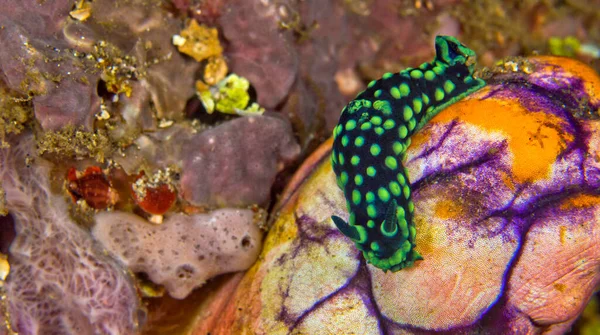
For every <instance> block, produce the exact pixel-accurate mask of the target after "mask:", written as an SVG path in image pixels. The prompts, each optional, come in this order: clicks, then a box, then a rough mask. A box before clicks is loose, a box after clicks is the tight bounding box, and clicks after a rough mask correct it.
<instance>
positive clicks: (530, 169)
mask: <svg viewBox="0 0 600 335" xmlns="http://www.w3.org/2000/svg"><path fill="white" fill-rule="evenodd" d="M454 119H459V120H460V121H462V122H465V123H467V124H471V125H474V126H478V127H480V128H483V129H484V130H486V131H488V132H501V133H502V134H504V135H505V136H506V138H507V143H508V147H509V150H510V152H511V153H512V155H513V159H512V174H513V176H514V178H515V179H516V180H517V181H518V182H531V181H535V180H538V179H543V178H546V177H548V175H549V173H550V168H551V166H552V164H553V163H554V162H555V161H556V157H557V156H558V155H559V154H560V152H561V151H562V150H563V149H564V148H565V147H566V145H567V143H568V142H571V141H573V136H572V135H571V134H568V133H564V132H561V131H560V130H561V129H562V128H563V126H564V121H563V120H562V119H561V118H559V117H557V116H554V115H552V114H548V113H544V112H541V111H540V112H532V111H530V110H528V109H527V108H525V107H524V106H523V105H521V104H520V103H519V101H518V100H517V99H496V98H490V99H486V100H479V99H468V100H463V101H460V102H458V103H456V104H454V105H451V106H450V107H449V108H447V109H446V110H444V112H443V113H440V114H438V115H437V116H436V117H434V118H433V119H432V120H431V123H439V122H449V121H451V120H454Z"/></svg>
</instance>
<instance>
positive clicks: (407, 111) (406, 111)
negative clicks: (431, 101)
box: [402, 106, 413, 121]
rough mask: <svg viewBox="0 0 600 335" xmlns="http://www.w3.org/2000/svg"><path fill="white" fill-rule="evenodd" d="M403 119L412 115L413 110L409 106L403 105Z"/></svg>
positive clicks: (408, 118)
mask: <svg viewBox="0 0 600 335" xmlns="http://www.w3.org/2000/svg"><path fill="white" fill-rule="evenodd" d="M402 116H403V117H404V121H408V120H410V119H411V118H412V117H413V110H412V108H410V106H404V112H403V113H402Z"/></svg>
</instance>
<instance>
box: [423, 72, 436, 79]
mask: <svg viewBox="0 0 600 335" xmlns="http://www.w3.org/2000/svg"><path fill="white" fill-rule="evenodd" d="M425 79H427V80H429V81H432V80H434V79H435V73H434V72H433V71H431V70H427V71H425Z"/></svg>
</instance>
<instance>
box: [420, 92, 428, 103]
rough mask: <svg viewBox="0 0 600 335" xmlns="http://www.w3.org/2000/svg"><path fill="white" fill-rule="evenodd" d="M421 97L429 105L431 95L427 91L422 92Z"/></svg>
mask: <svg viewBox="0 0 600 335" xmlns="http://www.w3.org/2000/svg"><path fill="white" fill-rule="evenodd" d="M421 97H422V98H423V102H424V103H425V104H426V105H427V104H429V96H428V95H427V94H425V93H423V94H421Z"/></svg>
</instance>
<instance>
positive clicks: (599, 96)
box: [531, 56, 600, 103]
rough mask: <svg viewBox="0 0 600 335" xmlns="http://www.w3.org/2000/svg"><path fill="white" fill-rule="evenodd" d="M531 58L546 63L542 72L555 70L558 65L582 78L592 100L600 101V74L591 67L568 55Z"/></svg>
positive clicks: (594, 101)
mask: <svg viewBox="0 0 600 335" xmlns="http://www.w3.org/2000/svg"><path fill="white" fill-rule="evenodd" d="M531 60H532V61H534V62H535V61H538V62H540V63H542V64H546V66H545V67H544V68H543V69H542V72H555V71H556V69H555V67H556V66H558V67H559V68H562V69H563V70H564V71H565V72H567V73H569V74H571V75H572V76H573V77H578V78H581V79H582V80H583V83H584V89H585V91H586V93H587V94H588V95H589V96H590V98H591V100H592V101H591V102H592V103H598V102H600V76H598V74H597V73H596V71H594V69H592V68H591V67H589V66H587V65H585V64H584V63H582V62H580V61H577V60H575V59H572V58H566V57H555V56H537V57H531Z"/></svg>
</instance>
